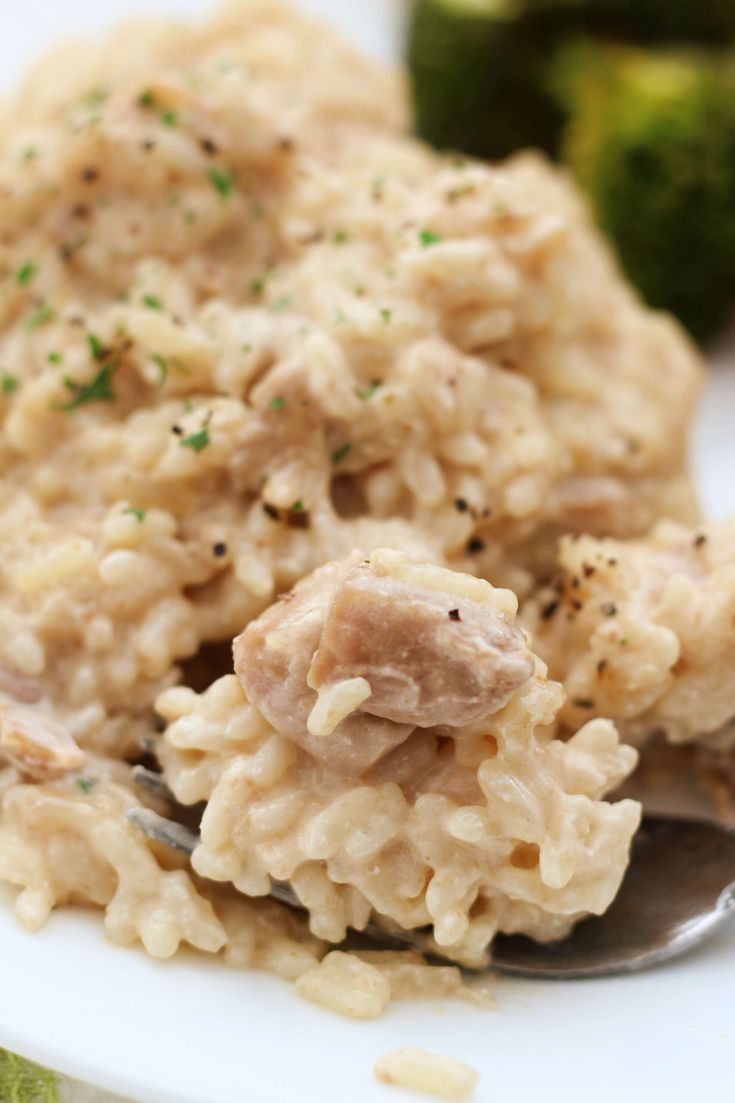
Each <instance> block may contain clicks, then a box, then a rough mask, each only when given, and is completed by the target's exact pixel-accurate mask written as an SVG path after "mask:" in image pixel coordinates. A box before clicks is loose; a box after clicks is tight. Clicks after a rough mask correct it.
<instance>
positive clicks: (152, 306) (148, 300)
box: [140, 295, 163, 310]
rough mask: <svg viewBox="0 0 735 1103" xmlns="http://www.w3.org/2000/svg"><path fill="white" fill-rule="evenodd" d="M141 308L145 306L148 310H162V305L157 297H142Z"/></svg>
mask: <svg viewBox="0 0 735 1103" xmlns="http://www.w3.org/2000/svg"><path fill="white" fill-rule="evenodd" d="M140 301H141V302H142V303H143V306H147V307H148V309H149V310H163V303H162V302H161V300H160V299H159V298H158V296H157V295H143V297H142V298H141V300H140Z"/></svg>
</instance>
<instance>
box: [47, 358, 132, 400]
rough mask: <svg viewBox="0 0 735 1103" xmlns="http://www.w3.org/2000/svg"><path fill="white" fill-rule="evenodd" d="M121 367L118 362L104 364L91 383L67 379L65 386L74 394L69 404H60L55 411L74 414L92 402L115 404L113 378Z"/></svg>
mask: <svg viewBox="0 0 735 1103" xmlns="http://www.w3.org/2000/svg"><path fill="white" fill-rule="evenodd" d="M118 367H119V365H118V363H117V361H113V362H111V363H109V364H104V365H103V366H102V367H101V368H100V370H99V371H98V372H97V374H96V375H95V376H94V378H93V379H91V380H90V381H89V383H77V382H76V380H74V379H65V380H64V386H65V387H66V389H67V390H68V391H71V392H72V397H71V398H70V399H69V401H68V402H58V403H56V404H55V405H54V409H55V410H64V411H65V413H72V412H73V411H74V410H78V409H79V407H80V406H87V405H88V404H89V403H90V402H114V401H115V392H114V391H113V389H112V377H113V375H114V374H115V372H116V371H117V369H118Z"/></svg>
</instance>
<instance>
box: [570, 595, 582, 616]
mask: <svg viewBox="0 0 735 1103" xmlns="http://www.w3.org/2000/svg"><path fill="white" fill-rule="evenodd" d="M569 604H570V605H571V607H572V609H574V612H575V613H579V612H581V610H582V602H581V601H580V600H579V599H578V598H576V597H575V598H574V599H573V600H572V601H570V602H569Z"/></svg>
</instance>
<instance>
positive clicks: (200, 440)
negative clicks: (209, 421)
mask: <svg viewBox="0 0 735 1103" xmlns="http://www.w3.org/2000/svg"><path fill="white" fill-rule="evenodd" d="M210 443H211V441H210V439H209V429H208V427H207V426H206V425H205V426H204V428H203V429H200V430H199V432H198V433H192V434H191V435H190V436H188V437H184V438H183V440H180V441H179V444H180V445H181V447H182V448H191V450H192V451H193V452H203V451H204V449H205V448H206V447H207V445H208V444H210Z"/></svg>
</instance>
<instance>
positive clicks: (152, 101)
mask: <svg viewBox="0 0 735 1103" xmlns="http://www.w3.org/2000/svg"><path fill="white" fill-rule="evenodd" d="M138 103H139V104H140V106H141V107H144V108H145V109H146V110H147V111H152V110H153V108H154V107H155V106H156V97H155V95H154V94H153V92H152V91H151V89H150V88H146V89H144V90H143V91H142V92H141V93H140V95H139V96H138Z"/></svg>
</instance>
